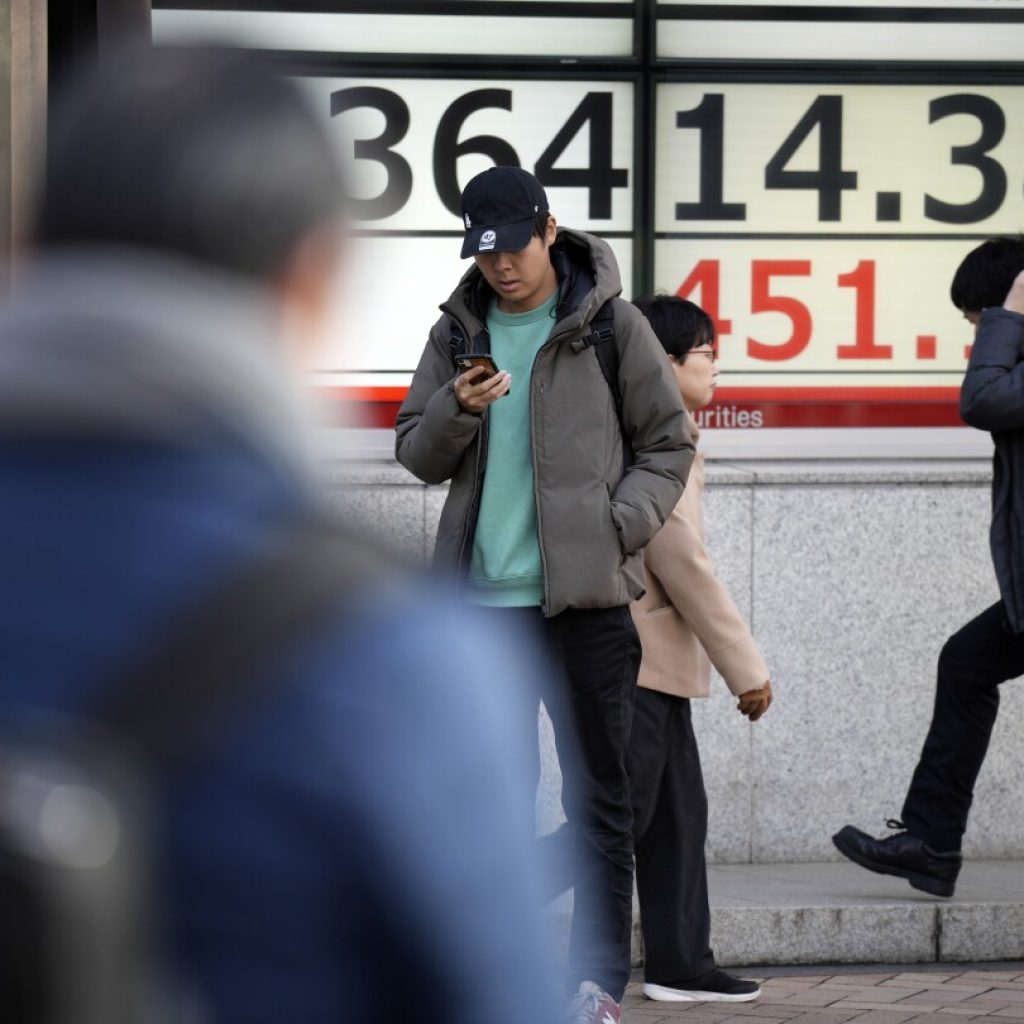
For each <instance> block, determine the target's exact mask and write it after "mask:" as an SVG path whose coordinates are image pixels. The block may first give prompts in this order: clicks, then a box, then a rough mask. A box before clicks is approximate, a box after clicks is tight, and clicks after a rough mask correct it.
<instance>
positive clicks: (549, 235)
mask: <svg viewBox="0 0 1024 1024" xmlns="http://www.w3.org/2000/svg"><path fill="white" fill-rule="evenodd" d="M557 227H558V226H557V224H556V223H555V218H554V217H552V216H551V214H548V224H547V227H546V228H545V229H544V244H545V245H546V246H551V245H554V242H555V234H556V232H557Z"/></svg>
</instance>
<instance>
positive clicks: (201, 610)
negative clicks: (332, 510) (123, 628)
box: [96, 523, 383, 771]
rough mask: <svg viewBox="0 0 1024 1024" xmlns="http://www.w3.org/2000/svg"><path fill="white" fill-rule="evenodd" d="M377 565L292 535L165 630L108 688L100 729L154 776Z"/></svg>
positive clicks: (327, 538) (320, 538) (350, 547)
mask: <svg viewBox="0 0 1024 1024" xmlns="http://www.w3.org/2000/svg"><path fill="white" fill-rule="evenodd" d="M382 564H383V556H381V555H379V554H377V553H375V552H374V551H373V550H372V549H368V548H367V545H366V544H365V542H363V541H356V540H355V539H354V538H351V537H346V536H345V535H343V534H342V533H340V531H335V530H333V529H332V528H330V527H327V526H326V525H325V524H321V523H314V524H307V525H305V526H303V527H301V528H297V529H296V530H295V532H294V534H292V535H291V536H289V537H287V538H286V539H285V540H284V541H283V543H282V544H281V546H280V547H279V548H278V549H276V550H274V551H273V552H271V553H269V554H267V555H265V556H263V557H261V558H260V559H258V560H257V561H256V562H254V563H252V564H247V565H245V566H244V567H243V568H242V569H241V570H239V571H238V572H237V573H236V574H235V575H233V576H232V577H231V578H229V579H228V580H227V581H226V582H225V583H224V584H222V585H221V586H220V588H219V589H218V590H217V591H216V592H215V593H214V594H213V596H212V597H211V598H210V599H208V600H205V601H201V602H200V603H199V604H198V605H197V606H196V607H194V608H192V609H190V611H189V612H188V613H187V614H186V615H185V617H184V618H183V619H182V620H181V621H179V622H177V623H175V624H174V625H173V626H172V627H171V628H170V629H169V630H167V631H166V633H165V635H164V637H163V638H162V639H161V640H160V641H159V642H158V643H157V644H156V645H155V647H154V648H153V649H152V651H151V653H150V654H149V655H148V656H147V657H146V658H144V659H143V661H142V662H141V664H137V665H136V666H134V667H133V668H132V669H131V670H130V671H129V672H127V673H125V675H124V677H123V682H122V683H121V685H119V686H115V687H114V688H113V690H112V691H111V694H112V696H111V698H110V699H109V700H108V701H107V703H106V705H105V706H104V707H102V708H101V709H100V712H99V714H98V716H96V717H97V718H98V721H99V723H100V724H101V725H102V726H103V727H104V728H106V729H108V730H111V731H113V733H114V734H115V735H116V737H117V738H118V740H124V741H126V742H127V743H128V744H130V746H131V748H132V749H134V750H136V751H137V752H138V753H139V754H140V755H141V756H142V758H143V761H144V762H146V763H147V764H148V765H149V766H150V767H151V768H153V769H155V770H157V771H159V770H160V769H161V768H162V767H164V766H165V764H166V763H167V762H169V761H171V760H173V759H174V758H176V757H177V756H178V755H179V754H181V753H185V752H186V751H187V748H188V747H189V745H190V742H191V741H192V740H193V739H195V738H196V737H197V734H200V733H201V732H202V727H203V726H204V725H206V724H207V723H210V724H212V723H213V722H214V721H215V720H216V719H218V718H220V717H221V716H222V715H223V714H225V713H227V712H230V710H231V709H232V708H233V707H234V706H236V705H239V704H241V703H242V701H243V699H244V698H246V697H248V696H250V695H251V686H252V684H253V680H254V678H255V670H256V669H257V668H258V666H259V665H260V663H261V662H262V661H264V660H265V659H266V658H267V657H269V656H272V655H275V654H277V653H278V652H279V651H281V650H282V649H283V648H284V647H285V646H286V645H287V644H289V643H290V642H292V641H295V640H298V639H300V638H301V637H302V636H304V635H311V634H312V633H313V631H314V630H315V628H316V627H317V626H323V625H324V624H325V623H326V622H327V621H328V620H329V615H330V613H331V611H332V610H335V609H337V608H338V606H339V603H340V602H341V600H342V599H343V597H344V595H345V594H346V593H352V592H353V591H354V589H355V585H356V584H357V583H358V582H364V581H365V579H366V576H367V575H368V574H370V575H373V574H376V575H377V576H378V577H380V576H381V572H380V569H381V566H382ZM266 682H270V680H266Z"/></svg>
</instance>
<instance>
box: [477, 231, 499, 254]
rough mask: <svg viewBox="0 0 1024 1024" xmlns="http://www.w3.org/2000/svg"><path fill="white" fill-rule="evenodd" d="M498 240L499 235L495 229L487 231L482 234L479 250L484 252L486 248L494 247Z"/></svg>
mask: <svg viewBox="0 0 1024 1024" xmlns="http://www.w3.org/2000/svg"><path fill="white" fill-rule="evenodd" d="M497 240H498V236H497V235H496V234H495V233H494V232H493V231H485V232H484V233H483V234H482V235H481V236H480V247H479V251H480V252H483V251H484V250H485V249H493V248H494V243H495V242H496V241H497Z"/></svg>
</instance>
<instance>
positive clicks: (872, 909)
mask: <svg viewBox="0 0 1024 1024" xmlns="http://www.w3.org/2000/svg"><path fill="white" fill-rule="evenodd" d="M708 887H709V889H710V892H711V905H712V935H711V940H712V946H713V947H714V949H715V954H716V956H717V957H718V959H719V960H720V962H721V963H723V964H812V963H880V962H886V963H925V962H929V961H932V962H940V961H941V962H947V961H948V962H960V961H988V960H1011V959H1017V958H1020V957H1024V862H1022V861H1007V860H1003V861H994V860H990V861H968V862H966V863H965V864H964V867H963V870H962V871H961V873H960V879H959V881H958V883H957V889H956V895H955V896H953V897H952V898H951V899H948V900H947V899H940V898H937V897H934V896H929V895H927V894H926V893H922V892H918V891H917V890H916V889H912V888H911V887H910V886H909V884H908V883H907V882H905V881H903V880H902V879H899V878H892V877H889V876H886V875H876V874H873V873H872V872H870V871H865V870H864V869H863V868H860V867H857V865H855V864H851V863H850V862H849V861H843V862H841V863H819V864H730V865H716V866H713V867H711V868H710V870H709V873H708Z"/></svg>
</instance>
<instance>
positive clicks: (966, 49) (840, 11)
mask: <svg viewBox="0 0 1024 1024" xmlns="http://www.w3.org/2000/svg"><path fill="white" fill-rule="evenodd" d="M758 6H764V5H753V4H741V3H740V2H739V0H697V2H688V3H684V2H681V0H676V2H667V3H666V2H662V3H659V4H658V13H659V15H660V19H659V22H658V44H657V52H658V57H659V58H663V59H704V60H709V59H716V58H725V59H730V60H872V61H890V60H893V61H896V60H932V61H936V60H948V61H970V62H971V63H977V62H979V61H1006V60H1018V59H1019V57H1020V48H1021V47H1020V31H1019V26H1020V24H1021V18H1022V17H1024V0H975V2H974V3H970V4H968V3H964V2H963V0H939V2H934V0H932V2H928V3H925V2H923V0H914V2H912V3H900V4H899V6H898V9H893V5H890V4H883V3H879V2H878V0H854V2H852V3H844V4H832V5H822V4H821V3H820V2H816V0H789V2H783V3H772V4H771V5H770V6H771V8H772V9H773V10H776V9H777V10H778V11H779V12H780V13H781V12H783V11H785V16H784V17H783V16H780V14H776V16H774V17H770V16H769V17H765V16H763V15H760V12H759V11H757V7H758ZM787 8H790V9H792V10H790V11H786V9H787ZM802 8H808V10H807V18H806V20H804V19H802V18H800V17H799V11H800V10H801V9H802ZM759 15H760V16H759ZM1008 26H1009V27H1011V31H1007V27H1008Z"/></svg>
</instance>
